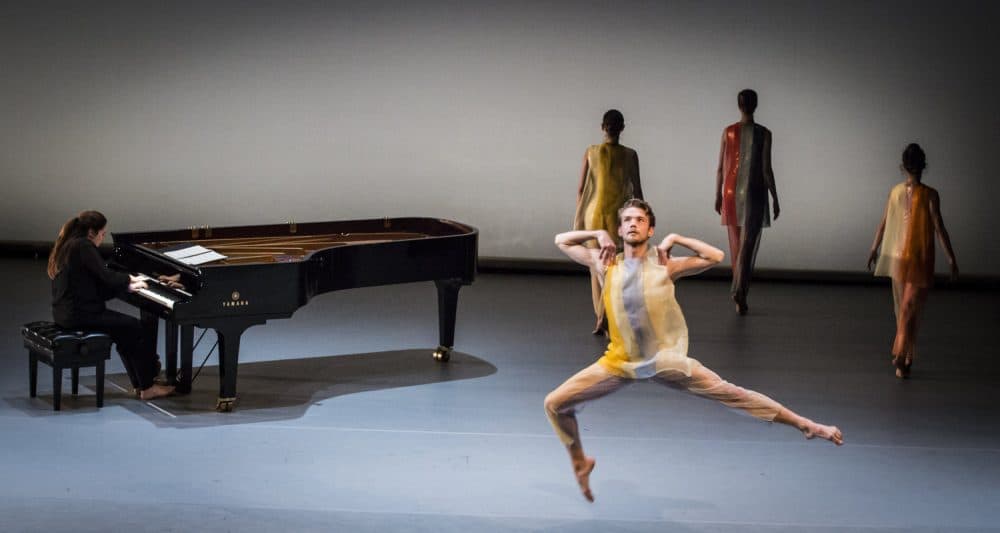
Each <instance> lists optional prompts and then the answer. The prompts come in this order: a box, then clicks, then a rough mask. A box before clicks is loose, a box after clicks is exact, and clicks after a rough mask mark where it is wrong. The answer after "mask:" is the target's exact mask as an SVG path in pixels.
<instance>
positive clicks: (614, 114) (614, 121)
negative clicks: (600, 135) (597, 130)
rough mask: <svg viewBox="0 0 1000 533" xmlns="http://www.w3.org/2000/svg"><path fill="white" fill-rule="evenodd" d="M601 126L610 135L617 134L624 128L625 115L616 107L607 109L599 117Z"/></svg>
mask: <svg viewBox="0 0 1000 533" xmlns="http://www.w3.org/2000/svg"><path fill="white" fill-rule="evenodd" d="M601 126H604V128H605V129H606V130H608V133H610V134H611V135H618V134H619V133H621V132H622V130H623V129H625V115H622V112H621V111H619V110H617V109H609V110H607V112H605V113H604V118H603V119H601Z"/></svg>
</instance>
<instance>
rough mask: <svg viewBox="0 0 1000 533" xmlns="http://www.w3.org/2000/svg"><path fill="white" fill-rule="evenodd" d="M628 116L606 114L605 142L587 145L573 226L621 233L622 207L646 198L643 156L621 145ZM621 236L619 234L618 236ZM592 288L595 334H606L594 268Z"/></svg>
mask: <svg viewBox="0 0 1000 533" xmlns="http://www.w3.org/2000/svg"><path fill="white" fill-rule="evenodd" d="M624 129H625V117H624V116H623V115H622V113H621V112H620V111H618V110H617V109H611V110H608V112H606V113H604V118H603V120H602V121H601V131H603V132H604V142H603V143H601V144H595V145H592V146H590V147H588V148H587V152H586V153H584V154H583V170H582V171H581V172H580V186H579V187H578V188H577V192H576V213H575V215H574V216H573V229H577V230H598V229H603V230H606V231H607V232H608V233H609V234H611V235H615V236H617V235H618V208H619V207H621V205H622V202H624V201H625V200H628V199H629V198H639V199H642V185H641V184H640V182H639V155H638V154H636V152H635V150H633V149H631V148H629V147H627V146H624V145H622V144H619V142H618V139H619V138H620V137H621V133H622V130H624ZM615 238H616V239H617V237H615ZM590 273H591V277H590V287H591V297H592V299H593V303H594V315H595V316H596V317H597V323H596V325H595V326H594V334H601V333H604V332H605V330H606V326H605V320H604V304H603V302H602V301H601V279H600V276H598V274H597V272H595V271H594V270H593V269H591V272H590Z"/></svg>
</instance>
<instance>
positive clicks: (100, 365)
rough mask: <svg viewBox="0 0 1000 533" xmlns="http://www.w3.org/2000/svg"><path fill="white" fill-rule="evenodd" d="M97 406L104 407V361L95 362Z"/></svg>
mask: <svg viewBox="0 0 1000 533" xmlns="http://www.w3.org/2000/svg"><path fill="white" fill-rule="evenodd" d="M96 388H97V407H98V408H101V407H104V361H98V362H97V385H96Z"/></svg>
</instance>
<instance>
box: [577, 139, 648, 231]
mask: <svg viewBox="0 0 1000 533" xmlns="http://www.w3.org/2000/svg"><path fill="white" fill-rule="evenodd" d="M637 159H638V158H637V157H636V154H635V150H633V149H631V148H629V147H627V146H623V145H620V144H612V143H604V144H595V145H593V146H590V147H589V148H587V176H586V177H585V178H584V182H583V192H582V194H581V196H580V203H579V205H577V206H576V213H575V215H574V217H573V229H577V230H580V229H585V230H597V229H603V230H607V232H608V233H610V234H611V237H612V238H614V239H616V240H617V239H619V237H618V209H619V208H620V207H621V206H622V204H623V203H625V200H628V199H630V198H632V197H633V196H634V195H635V192H636V191H638V190H640V187H639V185H638V182H639V168H638V166H637V165H636V161H637Z"/></svg>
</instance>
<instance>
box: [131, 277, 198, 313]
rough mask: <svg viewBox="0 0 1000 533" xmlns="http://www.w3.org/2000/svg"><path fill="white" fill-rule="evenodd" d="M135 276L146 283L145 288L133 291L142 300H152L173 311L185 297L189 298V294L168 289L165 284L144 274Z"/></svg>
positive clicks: (179, 290)
mask: <svg viewBox="0 0 1000 533" xmlns="http://www.w3.org/2000/svg"><path fill="white" fill-rule="evenodd" d="M136 276H137V277H138V278H139V279H141V280H142V281H145V282H146V288H145V289H139V290H137V291H135V293H136V294H138V295H139V296H142V297H143V298H146V299H147V300H152V301H154V302H156V303H158V304H160V305H162V306H164V307H166V308H167V309H173V308H174V304H175V303H177V302H179V301H181V300H184V299H185V297H187V298H191V294H190V293H188V292H185V291H183V290H181V289H174V288H172V287H168V286H167V285H166V284H165V283H162V282H160V281H159V280H157V279H153V278H151V277H149V276H147V275H145V274H136Z"/></svg>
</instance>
